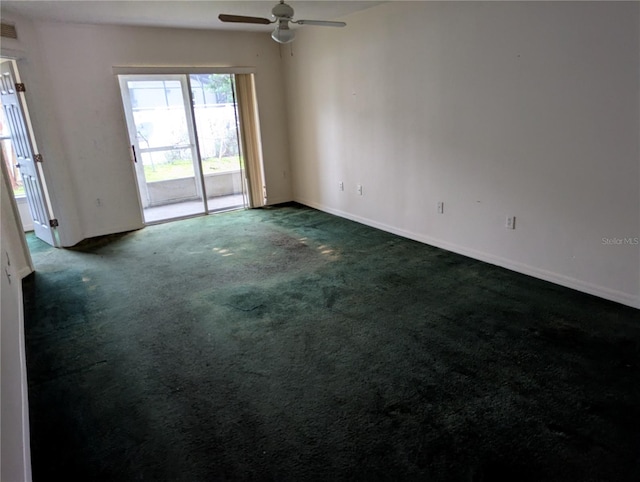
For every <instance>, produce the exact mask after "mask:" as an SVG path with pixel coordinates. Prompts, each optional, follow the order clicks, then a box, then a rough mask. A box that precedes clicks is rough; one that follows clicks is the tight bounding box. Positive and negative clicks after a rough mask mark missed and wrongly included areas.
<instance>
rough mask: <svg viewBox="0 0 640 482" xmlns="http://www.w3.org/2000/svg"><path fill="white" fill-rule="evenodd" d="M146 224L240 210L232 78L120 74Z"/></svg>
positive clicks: (241, 190)
mask: <svg viewBox="0 0 640 482" xmlns="http://www.w3.org/2000/svg"><path fill="white" fill-rule="evenodd" d="M120 88H121V92H122V99H123V104H124V109H125V115H126V118H127V126H128V129H129V137H130V140H131V149H132V154H133V159H134V165H135V172H136V178H137V181H138V190H139V193H140V202H141V205H142V209H143V213H144V220H145V223H153V222H158V221H163V220H166V219H174V218H181V217H188V216H193V215H196V214H202V213H208V212H211V211H217V210H228V209H233V208H238V207H244V206H245V205H246V202H245V199H246V196H245V195H244V192H245V186H244V179H245V176H244V175H243V173H242V166H241V162H240V149H239V146H240V144H241V143H240V142H239V138H238V128H237V127H238V123H237V115H236V112H237V111H236V103H235V95H234V91H233V89H234V85H233V76H232V75H228V74H197V75H190V76H188V75H182V74H180V75H121V76H120Z"/></svg>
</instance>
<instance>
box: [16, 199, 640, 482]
mask: <svg viewBox="0 0 640 482" xmlns="http://www.w3.org/2000/svg"><path fill="white" fill-rule="evenodd" d="M29 244H30V246H32V247H33V248H34V252H33V258H34V261H35V265H36V268H37V273H36V275H35V276H34V277H32V278H30V279H28V280H27V281H26V283H25V291H26V294H25V297H26V303H25V305H26V313H27V319H26V333H27V362H28V374H29V396H30V401H31V430H32V439H31V440H32V455H33V474H34V480H35V481H36V482H38V481H48V480H83V481H93V480H122V481H134V480H145V481H164V480H172V481H173V480H180V481H213V480H283V481H306V480H323V481H324V480H327V481H334V480H425V481H449V480H451V481H458V480H459V481H481V480H482V481H492V480H513V481H516V480H540V481H543V480H544V481H553V480H562V481H589V480H611V481H626V480H628V481H637V480H640V372H639V370H640V316H639V312H638V311H637V310H633V309H630V308H625V307H623V306H621V305H617V304H615V303H610V302H606V301H603V300H600V299H597V298H594V297H591V296H588V295H584V294H580V293H577V292H575V291H572V290H568V289H564V288H561V287H558V286H555V285H552V284H549V283H545V282H542V281H539V280H535V279H532V278H529V277H526V276H522V275H518V274H515V273H512V272H509V271H506V270H503V269H500V268H496V267H493V266H490V265H487V264H484V263H481V262H478V261H474V260H471V259H468V258H465V257H462V256H458V255H454V254H451V253H447V252H445V251H442V250H439V249H435V248H432V247H429V246H425V245H422V244H420V243H416V242H413V241H408V240H406V239H402V238H399V237H397V236H394V235H391V234H388V233H384V232H381V231H377V230H375V229H372V228H368V227H366V226H363V225H360V224H356V223H353V222H350V221H346V220H343V219H340V218H336V217H333V216H330V215H327V214H324V213H321V212H318V211H315V210H312V209H307V208H303V207H300V206H298V205H289V206H282V207H278V208H273V209H264V210H253V211H241V212H234V213H226V214H220V215H215V216H209V217H200V218H195V219H191V220H186V221H180V222H176V223H171V224H165V225H160V226H153V227H148V228H145V229H144V230H141V231H138V232H135V233H130V234H126V235H120V236H111V237H109V238H103V239H100V240H93V241H90V242H86V243H84V244H83V246H80V247H79V248H77V249H74V250H55V249H49V248H45V247H44V246H43V245H42V243H40V242H39V241H38V240H37V239H34V238H30V239H29Z"/></svg>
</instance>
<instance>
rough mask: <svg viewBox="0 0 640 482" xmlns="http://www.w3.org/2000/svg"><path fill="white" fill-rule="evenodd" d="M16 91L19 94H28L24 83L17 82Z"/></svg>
mask: <svg viewBox="0 0 640 482" xmlns="http://www.w3.org/2000/svg"><path fill="white" fill-rule="evenodd" d="M16 91H17V92H26V91H27V88H26V87H25V86H24V84H23V83H22V82H17V83H16Z"/></svg>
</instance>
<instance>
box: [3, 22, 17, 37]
mask: <svg viewBox="0 0 640 482" xmlns="http://www.w3.org/2000/svg"><path fill="white" fill-rule="evenodd" d="M0 37H5V38H18V34H17V33H16V26H15V25H11V24H9V23H0Z"/></svg>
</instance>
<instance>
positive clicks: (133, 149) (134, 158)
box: [131, 145, 138, 162]
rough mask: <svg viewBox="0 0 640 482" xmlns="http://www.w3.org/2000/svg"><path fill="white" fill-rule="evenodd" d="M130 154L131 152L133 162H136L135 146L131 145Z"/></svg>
mask: <svg viewBox="0 0 640 482" xmlns="http://www.w3.org/2000/svg"><path fill="white" fill-rule="evenodd" d="M131 152H133V162H138V158H137V156H136V146H134V145H131Z"/></svg>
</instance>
